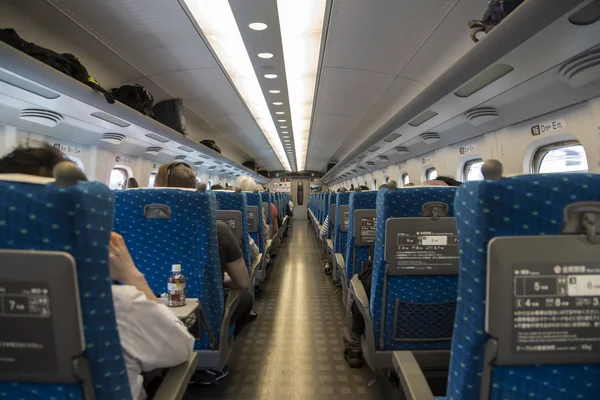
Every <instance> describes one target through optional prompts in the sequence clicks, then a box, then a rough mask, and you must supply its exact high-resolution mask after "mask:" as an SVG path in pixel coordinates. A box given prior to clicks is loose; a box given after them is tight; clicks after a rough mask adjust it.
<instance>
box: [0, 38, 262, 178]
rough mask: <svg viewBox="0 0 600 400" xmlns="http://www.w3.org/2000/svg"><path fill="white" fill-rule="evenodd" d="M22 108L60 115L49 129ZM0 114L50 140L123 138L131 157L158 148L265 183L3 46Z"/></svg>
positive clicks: (95, 142) (0, 51)
mask: <svg viewBox="0 0 600 400" xmlns="http://www.w3.org/2000/svg"><path fill="white" fill-rule="evenodd" d="M26 109H37V110H39V111H45V112H47V113H51V114H52V115H58V116H60V123H59V124H52V125H55V126H50V125H49V124H43V125H39V123H36V122H35V121H33V122H32V121H31V119H27V120H23V119H22V118H21V113H22V111H23V110H26ZM0 115H2V119H3V122H4V123H6V124H9V125H11V126H16V127H18V128H23V129H26V130H33V129H34V128H33V127H38V128H39V129H40V131H41V133H44V134H48V135H50V136H55V137H60V138H65V139H69V140H73V135H74V133H73V132H74V131H75V132H78V135H79V136H78V138H76V141H78V142H82V143H85V144H90V145H95V146H99V147H105V146H104V145H103V142H102V141H101V138H102V135H103V134H105V133H107V132H110V133H112V134H121V135H124V136H125V137H126V138H127V139H128V140H127V141H129V142H130V143H128V144H129V145H130V146H128V149H127V151H128V152H129V153H130V154H131V155H135V156H140V157H148V155H149V154H148V153H145V150H146V148H147V147H152V146H157V145H160V147H162V149H163V152H165V151H166V152H170V153H173V154H175V155H179V154H181V155H183V153H185V155H186V156H187V159H189V160H191V161H192V162H193V161H195V159H198V160H199V159H213V160H216V161H218V162H221V163H223V164H228V165H231V166H234V167H236V168H237V169H239V170H241V171H243V173H244V174H245V175H248V176H251V177H252V178H254V179H255V180H256V181H257V182H259V183H266V182H268V179H266V178H265V177H263V176H261V175H258V174H257V173H255V172H254V171H252V170H250V169H248V168H246V167H244V166H242V165H240V164H238V163H236V162H234V161H232V160H231V159H229V158H227V157H225V156H223V155H221V154H219V153H217V152H215V151H213V150H211V149H209V148H208V147H206V146H204V145H202V144H200V143H197V142H195V141H193V140H192V139H189V138H187V137H185V136H183V135H181V134H180V133H179V132H176V131H174V130H173V129H171V128H169V127H167V126H165V125H163V124H161V123H159V122H157V121H155V120H153V119H151V118H149V117H147V116H145V115H143V114H141V113H139V112H137V111H135V110H134V109H131V108H129V107H127V106H126V105H123V104H121V103H119V102H115V103H114V104H109V103H107V102H106V99H105V98H104V96H103V95H102V94H100V93H98V92H96V91H94V90H93V89H91V88H89V87H87V86H86V85H84V84H82V83H80V82H78V81H76V80H75V79H73V78H71V77H69V76H67V75H65V74H62V73H61V72H59V71H57V70H55V69H53V68H51V67H49V66H47V65H45V64H43V63H41V62H39V61H37V60H35V59H34V58H32V57H30V56H28V55H27V54H25V53H22V52H20V51H18V50H16V49H14V48H12V47H11V46H9V45H7V44H5V43H1V42H0ZM34 124H35V125H34ZM150 158H151V159H153V158H154V157H150ZM153 161H159V160H153Z"/></svg>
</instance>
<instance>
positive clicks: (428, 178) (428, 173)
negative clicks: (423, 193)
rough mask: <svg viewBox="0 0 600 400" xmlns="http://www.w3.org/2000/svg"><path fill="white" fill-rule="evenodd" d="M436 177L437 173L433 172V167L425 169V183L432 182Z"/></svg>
mask: <svg viewBox="0 0 600 400" xmlns="http://www.w3.org/2000/svg"><path fill="white" fill-rule="evenodd" d="M437 177H438V173H437V171H436V170H435V168H433V167H431V168H427V171H425V180H426V181H431V180H434V179H435V178H437Z"/></svg>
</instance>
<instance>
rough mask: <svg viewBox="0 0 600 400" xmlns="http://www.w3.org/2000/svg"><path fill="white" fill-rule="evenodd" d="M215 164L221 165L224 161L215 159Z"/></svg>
mask: <svg viewBox="0 0 600 400" xmlns="http://www.w3.org/2000/svg"><path fill="white" fill-rule="evenodd" d="M215 164H218V165H221V164H223V161H219V160H215Z"/></svg>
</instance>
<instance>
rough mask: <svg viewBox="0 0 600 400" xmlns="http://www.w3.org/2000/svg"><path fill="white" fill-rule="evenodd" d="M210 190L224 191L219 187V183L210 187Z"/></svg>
mask: <svg viewBox="0 0 600 400" xmlns="http://www.w3.org/2000/svg"><path fill="white" fill-rule="evenodd" d="M210 190H223V186H221V185H219V184H218V183H215V184H214V185H212V186H211V187H210Z"/></svg>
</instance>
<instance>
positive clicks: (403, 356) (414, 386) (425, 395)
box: [392, 351, 434, 400]
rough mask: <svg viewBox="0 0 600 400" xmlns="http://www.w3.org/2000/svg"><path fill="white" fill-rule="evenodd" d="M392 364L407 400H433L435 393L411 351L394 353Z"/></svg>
mask: <svg viewBox="0 0 600 400" xmlns="http://www.w3.org/2000/svg"><path fill="white" fill-rule="evenodd" d="M392 363H393V364H394V369H395V370H396V374H397V375H398V380H399V381H400V389H401V390H402V391H403V392H404V398H405V399H406V400H433V399H434V397H433V393H432V392H431V388H430V387H429V384H428V383H427V380H426V379H425V375H424V374H423V371H421V367H419V364H418V363H417V360H416V359H415V356H414V355H413V354H412V352H410V351H394V353H393V354H392Z"/></svg>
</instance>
